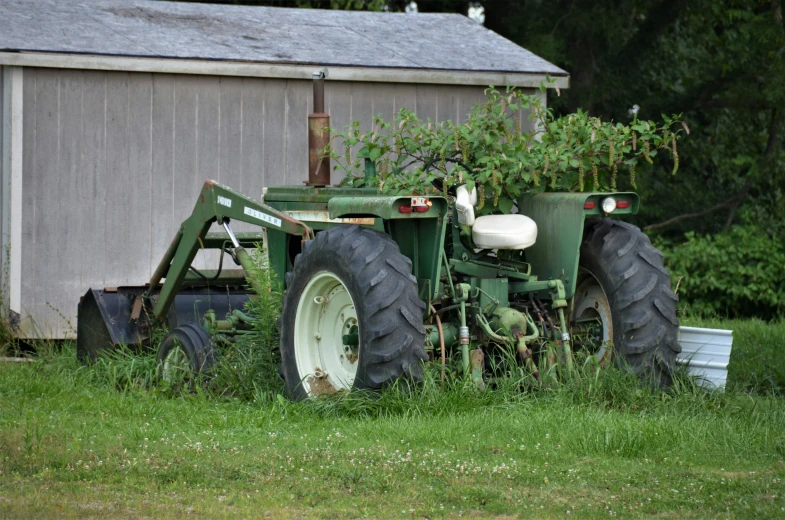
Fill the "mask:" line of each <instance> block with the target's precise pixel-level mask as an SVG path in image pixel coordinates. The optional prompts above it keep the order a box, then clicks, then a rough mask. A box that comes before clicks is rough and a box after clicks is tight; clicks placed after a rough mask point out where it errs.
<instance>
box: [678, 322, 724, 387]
mask: <svg viewBox="0 0 785 520" xmlns="http://www.w3.org/2000/svg"><path fill="white" fill-rule="evenodd" d="M679 343H680V344H681V353H680V354H678V355H677V356H676V364H677V365H686V367H687V372H688V373H689V374H690V375H691V376H695V377H696V378H697V380H698V384H700V385H701V386H703V387H704V388H711V389H715V388H717V389H722V388H724V387H725V382H726V381H727V380H728V362H729V361H730V350H731V345H732V344H733V331H732V330H721V329H700V328H697V327H679Z"/></svg>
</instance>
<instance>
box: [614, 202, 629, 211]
mask: <svg viewBox="0 0 785 520" xmlns="http://www.w3.org/2000/svg"><path fill="white" fill-rule="evenodd" d="M616 207H617V208H619V209H626V208H629V207H630V201H629V200H617V201H616Z"/></svg>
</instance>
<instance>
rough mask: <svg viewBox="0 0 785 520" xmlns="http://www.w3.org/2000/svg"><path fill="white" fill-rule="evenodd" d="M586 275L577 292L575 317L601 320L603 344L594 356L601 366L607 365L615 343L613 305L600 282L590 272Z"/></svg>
mask: <svg viewBox="0 0 785 520" xmlns="http://www.w3.org/2000/svg"><path fill="white" fill-rule="evenodd" d="M586 274H587V277H586V279H585V280H584V281H583V282H582V283H581V284H580V285H579V286H578V289H576V291H575V306H574V310H573V316H575V318H576V319H581V318H592V317H596V318H599V320H600V323H602V344H601V345H600V347H599V349H597V351H596V352H595V353H594V354H593V355H594V357H595V358H596V359H597V361H598V362H599V363H600V364H601V365H605V364H606V363H607V362H608V361H609V360H610V358H611V355H612V350H613V349H612V344H611V342H612V341H613V320H612V318H611V304H610V302H609V301H608V296H607V295H606V294H605V291H604V290H603V289H602V286H601V285H600V282H598V281H597V279H596V278H594V276H593V275H591V274H589V273H588V272H587V273H586Z"/></svg>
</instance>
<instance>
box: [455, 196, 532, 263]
mask: <svg viewBox="0 0 785 520" xmlns="http://www.w3.org/2000/svg"><path fill="white" fill-rule="evenodd" d="M475 204H477V190H476V189H472V192H471V193H469V190H468V189H466V185H463V186H459V187H458V190H457V193H456V198H455V208H456V209H457V210H458V222H459V223H461V224H465V225H467V226H469V227H471V228H472V241H473V242H474V245H475V246H477V247H480V248H482V249H526V248H527V247H530V246H532V245H534V243H535V242H536V241H537V224H536V223H535V222H534V221H533V220H532V219H530V218H529V217H527V216H525V215H521V214H510V215H485V216H483V217H475V216H474V205H475Z"/></svg>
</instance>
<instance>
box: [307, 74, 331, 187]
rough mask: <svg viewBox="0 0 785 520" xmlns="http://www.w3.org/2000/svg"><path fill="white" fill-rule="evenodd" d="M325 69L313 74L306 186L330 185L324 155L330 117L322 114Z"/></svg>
mask: <svg viewBox="0 0 785 520" xmlns="http://www.w3.org/2000/svg"><path fill="white" fill-rule="evenodd" d="M326 77H327V69H322V70H320V71H318V72H314V73H313V113H312V114H308V180H307V181H306V182H305V184H307V185H308V186H316V187H322V186H328V185H329V184H330V156H329V154H325V153H324V149H325V147H326V146H327V145H328V144H329V143H330V131H329V130H328V127H329V126H330V115H329V114H325V113H324V78H326Z"/></svg>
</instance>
